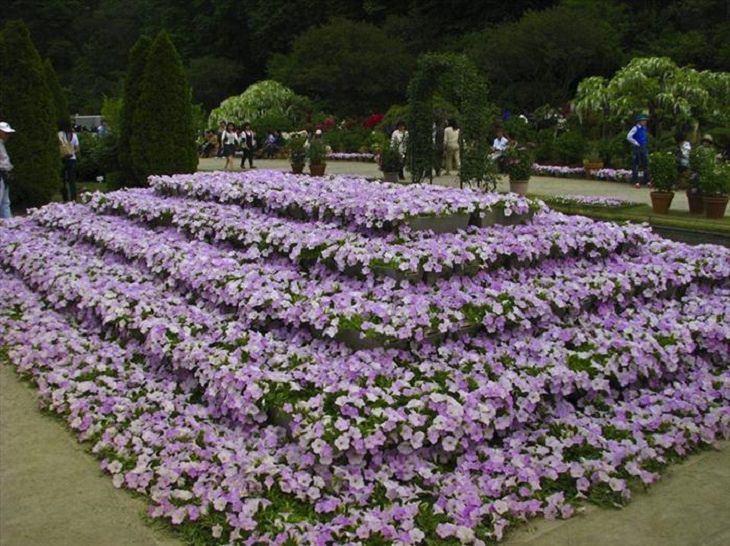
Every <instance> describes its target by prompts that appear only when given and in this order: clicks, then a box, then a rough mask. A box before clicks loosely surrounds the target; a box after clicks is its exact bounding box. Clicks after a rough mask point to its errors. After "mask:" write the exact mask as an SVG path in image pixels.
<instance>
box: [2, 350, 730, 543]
mask: <svg viewBox="0 0 730 546" xmlns="http://www.w3.org/2000/svg"><path fill="white" fill-rule="evenodd" d="M720 447H721V448H722V450H721V451H706V452H703V453H701V454H699V455H696V456H693V457H691V458H690V459H689V460H688V461H687V462H685V463H683V464H681V465H677V466H675V467H673V468H672V469H671V470H670V471H669V473H668V475H667V476H666V477H665V478H664V479H662V480H661V481H660V482H659V483H658V484H656V485H655V486H653V487H652V488H651V489H650V490H649V492H648V493H639V494H637V495H636V498H635V499H634V501H633V502H632V503H631V504H630V505H629V506H628V507H627V508H625V509H623V510H602V509H598V508H595V507H592V506H587V507H586V509H585V514H583V515H581V516H577V517H575V518H573V519H570V520H567V521H552V522H551V521H544V520H536V521H533V522H530V523H529V524H527V525H524V526H523V527H521V528H519V529H518V530H517V532H516V533H514V534H512V535H511V536H510V538H509V539H508V540H507V541H506V542H505V546H525V545H527V546H563V545H565V546H584V545H591V546H725V545H727V544H730V442H723V443H721V444H720ZM144 508H145V503H144V501H143V500H142V499H139V498H135V497H133V496H132V495H130V494H129V493H127V492H125V491H122V490H118V489H115V488H114V487H113V486H112V483H111V480H110V479H109V478H108V477H107V476H105V475H103V474H102V473H101V471H100V470H99V467H98V464H97V462H96V460H95V459H94V458H93V457H91V456H90V455H89V454H87V453H85V452H84V451H83V450H82V449H81V447H80V446H79V445H78V444H77V443H76V441H75V439H74V437H73V435H72V434H71V433H70V432H69V431H67V430H66V429H65V428H64V427H63V425H62V424H61V423H60V422H59V421H57V420H54V419H52V418H50V417H48V416H46V415H43V414H41V412H40V411H39V410H38V404H37V401H36V395H35V393H34V392H33V390H32V388H31V387H30V386H28V385H27V384H25V383H22V382H21V381H20V380H19V379H18V378H17V376H16V375H15V373H14V371H13V370H12V368H11V367H10V366H9V365H7V364H0V545H1V546H51V545H53V546H66V545H68V546H160V545H161V546H173V545H177V546H179V544H180V543H179V542H178V541H177V540H176V539H175V538H172V537H171V536H170V535H169V534H167V533H163V532H160V531H157V530H154V529H152V528H151V527H149V526H148V525H146V524H145V522H144V520H143V514H144Z"/></svg>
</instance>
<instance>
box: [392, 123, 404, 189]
mask: <svg viewBox="0 0 730 546" xmlns="http://www.w3.org/2000/svg"><path fill="white" fill-rule="evenodd" d="M390 145H391V146H394V147H395V148H397V149H398V153H399V154H400V164H401V168H400V171H398V178H399V179H400V180H405V179H406V176H405V174H404V172H403V165H404V164H405V159H406V150H407V149H408V131H406V122H405V121H403V120H399V121H398V123H396V124H395V131H393V134H391V135H390Z"/></svg>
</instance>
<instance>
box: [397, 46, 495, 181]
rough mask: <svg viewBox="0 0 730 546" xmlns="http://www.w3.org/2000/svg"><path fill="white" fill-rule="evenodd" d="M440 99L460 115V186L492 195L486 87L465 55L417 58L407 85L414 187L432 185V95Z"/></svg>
mask: <svg viewBox="0 0 730 546" xmlns="http://www.w3.org/2000/svg"><path fill="white" fill-rule="evenodd" d="M438 91H441V92H443V93H444V95H445V96H447V97H448V98H449V99H451V100H452V102H453V104H454V105H455V106H456V107H457V108H458V110H459V112H460V113H461V124H460V129H461V130H460V138H459V144H460V148H461V171H460V173H459V178H460V183H461V185H462V187H463V185H464V184H465V183H468V184H472V185H478V186H479V187H482V188H486V189H494V177H493V176H490V172H491V169H490V161H489V122H490V118H491V114H492V109H491V107H490V105H489V103H488V102H487V83H486V81H485V80H484V78H482V77H481V76H480V75H479V72H478V71H477V68H476V66H474V64H473V63H472V62H471V61H470V60H469V59H468V58H467V57H466V56H464V55H457V54H439V53H433V54H428V55H424V56H422V57H421V58H420V59H419V61H418V67H417V69H416V73H415V75H414V76H413V78H412V79H411V82H410V84H409V85H408V103H409V106H410V112H409V116H408V131H409V139H408V164H409V166H410V170H411V177H412V180H413V182H421V181H423V179H424V178H429V179H432V177H433V175H432V172H433V168H434V166H435V165H434V163H435V154H434V143H433V124H434V119H433V102H434V100H433V99H434V94H435V93H436V92H438Z"/></svg>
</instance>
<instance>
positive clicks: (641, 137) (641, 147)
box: [626, 114, 650, 188]
mask: <svg viewBox="0 0 730 546" xmlns="http://www.w3.org/2000/svg"><path fill="white" fill-rule="evenodd" d="M648 121H649V116H647V115H646V114H639V115H638V116H637V117H636V124H635V125H634V126H633V127H632V128H631V130H630V131H629V134H627V135H626V140H628V141H629V143H630V144H631V147H632V153H631V182H632V183H633V184H634V186H635V187H637V188H640V187H641V184H640V183H639V169H641V170H643V171H644V184H645V185H647V186H650V184H649V130H648V129H647V128H646V126H647V123H648Z"/></svg>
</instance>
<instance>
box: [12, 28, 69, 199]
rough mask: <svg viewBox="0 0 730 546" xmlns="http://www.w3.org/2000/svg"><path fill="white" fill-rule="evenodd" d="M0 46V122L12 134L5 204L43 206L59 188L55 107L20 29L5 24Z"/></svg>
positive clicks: (40, 67)
mask: <svg viewBox="0 0 730 546" xmlns="http://www.w3.org/2000/svg"><path fill="white" fill-rule="evenodd" d="M0 42H2V44H1V46H0V74H2V83H0V116H2V120H3V121H7V122H8V123H10V125H12V127H13V129H15V130H16V132H15V133H14V134H13V136H12V137H11V138H10V139H9V140H8V143H7V149H8V154H9V155H10V159H11V161H12V162H13V166H14V167H15V169H14V171H13V174H14V177H13V181H12V182H11V184H10V200H11V202H12V203H13V207H14V208H18V209H22V208H25V207H33V206H39V205H44V204H45V203H48V202H49V201H50V200H51V198H52V197H53V196H54V194H56V193H57V192H58V189H59V188H60V187H61V181H60V176H61V160H60V155H59V150H58V138H57V136H56V119H55V117H56V107H55V105H54V102H53V97H52V95H51V91H50V89H49V88H48V83H47V82H46V76H45V71H44V69H43V61H42V60H41V57H40V55H39V54H38V51H37V50H36V48H35V46H34V45H33V42H32V41H31V39H30V33H29V32H28V27H26V26H25V23H23V22H22V21H17V20H16V21H9V22H8V23H7V24H6V25H5V28H4V29H3V32H2V37H1V39H0Z"/></svg>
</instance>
